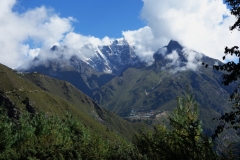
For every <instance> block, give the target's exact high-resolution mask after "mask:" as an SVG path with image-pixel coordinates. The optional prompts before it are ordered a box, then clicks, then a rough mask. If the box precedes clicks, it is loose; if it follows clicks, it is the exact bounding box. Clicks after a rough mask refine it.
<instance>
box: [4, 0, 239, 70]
mask: <svg viewBox="0 0 240 160" xmlns="http://www.w3.org/2000/svg"><path fill="white" fill-rule="evenodd" d="M142 1H143V2H144V6H143V8H142V10H141V17H142V18H143V20H145V21H146V22H147V26H146V27H143V28H140V29H138V30H135V31H123V32H122V34H123V37H124V38H125V39H126V40H127V41H128V42H129V43H130V44H132V45H134V46H135V47H136V52H137V54H138V55H139V57H140V58H141V59H142V60H143V61H147V62H150V63H151V62H152V61H153V57H152V55H153V54H154V53H155V52H156V51H157V50H158V49H159V48H161V47H163V46H165V45H166V44H167V43H168V42H169V41H170V39H173V40H177V41H179V42H180V43H181V44H182V45H183V46H186V47H187V48H191V49H193V50H196V51H198V52H201V53H204V54H206V55H208V56H210V57H213V58H216V59H219V60H222V59H221V58H222V56H223V52H224V47H225V46H234V45H239V44H238V43H239V40H238V38H239V37H240V32H238V31H234V32H232V33H231V32H230V31H229V26H230V25H232V24H233V23H234V21H235V20H236V19H235V17H233V16H231V15H230V12H229V10H228V9H227V8H226V5H225V4H223V2H222V0H211V1H210V0H201V1H199V0H181V1H179V0H171V1H166V0H165V1H164V0H142ZM16 3H17V0H7V1H4V0H0V48H1V52H0V55H1V58H0V63H3V64H5V65H7V66H9V67H12V68H16V67H18V66H20V65H21V64H24V63H26V62H27V61H29V60H31V59H33V58H34V57H36V56H37V55H39V54H41V55H42V56H41V57H43V58H49V57H54V55H52V54H51V53H50V52H49V48H51V47H52V46H53V45H58V46H59V47H60V48H63V47H64V46H67V47H68V49H67V50H66V51H65V52H64V53H61V54H64V56H65V57H66V58H69V57H70V56H72V55H78V56H79V57H80V58H83V59H84V58H88V57H91V56H92V55H93V54H94V53H93V51H91V48H93V49H97V46H98V45H108V44H109V42H110V41H112V39H110V38H109V37H105V38H103V39H99V38H96V37H93V36H83V35H81V34H77V33H75V32H74V31H73V27H72V22H73V21H74V19H73V18H72V17H67V18H63V17H60V16H59V15H57V14H55V13H54V10H53V9H49V8H46V7H44V6H42V7H38V8H34V9H30V10H28V11H26V12H25V13H17V12H13V11H12V8H13V6H14V5H15V4H16ZM223 15H225V16H229V17H228V18H225V19H223ZM83 46H88V47H83ZM59 54H60V53H59ZM162 54H164V51H163V52H162ZM191 54H193V53H192V52H191V53H189V56H188V58H189V59H191V58H192V59H193V56H191ZM193 55H194V54H193ZM189 61H190V62H192V61H193V60H189ZM186 66H188V67H189V68H192V67H193V66H194V64H193V63H189V64H188V65H186Z"/></svg>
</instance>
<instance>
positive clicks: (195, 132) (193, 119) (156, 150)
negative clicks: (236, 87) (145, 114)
mask: <svg viewBox="0 0 240 160" xmlns="http://www.w3.org/2000/svg"><path fill="white" fill-rule="evenodd" d="M177 101H178V105H177V107H176V108H175V109H174V111H173V113H172V115H171V116H170V117H169V120H170V129H167V127H165V126H160V125H158V126H156V127H155V129H154V132H150V131H144V130H143V131H141V132H140V133H139V134H138V135H135V136H134V144H135V145H136V147H137V148H138V150H139V152H140V153H141V154H142V155H143V158H147V159H185V160H186V159H191V160H202V159H217V155H216V153H215V151H214V150H213V146H212V142H211V139H209V138H208V137H206V136H205V135H204V134H203V133H202V127H201V121H200V120H199V118H198V106H197V103H196V101H195V99H194V98H193V96H192V95H191V94H188V93H187V94H186V96H185V97H179V98H178V99H177Z"/></svg>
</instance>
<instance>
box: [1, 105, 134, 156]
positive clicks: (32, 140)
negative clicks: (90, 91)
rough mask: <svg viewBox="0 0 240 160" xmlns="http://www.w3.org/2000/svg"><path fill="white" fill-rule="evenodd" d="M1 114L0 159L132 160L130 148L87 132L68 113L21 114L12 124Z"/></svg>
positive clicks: (131, 149)
mask: <svg viewBox="0 0 240 160" xmlns="http://www.w3.org/2000/svg"><path fill="white" fill-rule="evenodd" d="M0 111H1V113H0V159H94V160H95V159H135V158H134V157H135V156H136V155H135V152H134V151H133V147H132V146H130V145H129V144H127V143H126V142H120V141H116V142H108V141H106V140H105V139H103V138H102V137H101V136H100V135H97V134H93V133H90V132H89V131H88V130H87V129H86V128H85V127H84V126H83V125H82V124H81V123H79V122H78V121H77V120H76V119H75V118H73V117H72V116H71V115H70V114H67V115H66V116H65V117H64V119H60V118H58V117H57V116H49V115H46V114H43V113H38V114H34V115H31V114H29V113H22V115H21V117H20V120H19V121H17V122H13V119H10V118H8V116H7V114H6V111H5V110H4V109H3V107H1V110H0Z"/></svg>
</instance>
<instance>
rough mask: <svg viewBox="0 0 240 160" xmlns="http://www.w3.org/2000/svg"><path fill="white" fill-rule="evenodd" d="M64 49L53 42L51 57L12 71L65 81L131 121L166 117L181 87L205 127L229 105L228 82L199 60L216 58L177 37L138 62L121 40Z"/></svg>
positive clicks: (128, 45) (182, 93)
mask: <svg viewBox="0 0 240 160" xmlns="http://www.w3.org/2000/svg"><path fill="white" fill-rule="evenodd" d="M67 50H68V48H67V47H66V46H65V47H59V46H53V47H52V48H51V49H50V52H51V54H54V55H56V56H54V57H55V58H52V59H46V60H44V61H43V60H41V56H38V57H36V58H35V59H34V60H33V61H32V62H30V64H29V67H28V68H27V69H26V68H25V69H23V68H24V67H20V68H19V69H18V70H19V71H21V72H37V73H41V74H44V75H47V76H50V77H53V78H57V79H61V80H65V81H68V82H70V83H71V84H72V85H74V86H75V87H76V88H78V89H79V90H81V91H82V92H83V93H84V94H86V95H87V96H89V97H90V98H92V99H93V100H94V101H95V102H96V103H97V104H99V105H100V106H101V107H103V108H105V109H107V110H109V111H112V112H114V113H116V114H118V115H120V116H121V117H124V118H126V119H128V120H131V121H132V120H134V121H135V120H143V119H144V120H149V119H151V120H153V121H154V120H156V119H159V117H160V118H161V117H163V118H164V117H167V116H168V115H169V113H170V112H171V111H172V110H173V108H174V107H176V105H177V103H176V97H178V96H184V95H185V93H186V92H185V91H186V87H188V88H189V90H190V91H191V92H192V93H193V94H194V96H195V98H196V101H197V102H198V104H199V109H200V117H201V119H202V121H203V125H204V126H205V129H206V130H207V129H209V128H212V127H213V125H214V123H212V118H214V117H216V116H219V115H221V114H223V113H224V112H225V111H227V110H229V108H230V107H229V105H230V104H229V102H228V98H229V94H230V93H231V91H232V89H233V87H234V84H233V85H231V86H228V87H226V86H223V85H222V83H221V81H222V73H221V72H218V71H216V70H213V69H211V68H210V67H209V68H205V67H203V66H202V65H201V63H202V62H205V63H208V64H209V65H214V64H216V63H217V64H221V62H220V61H218V60H216V59H212V58H210V57H207V56H206V55H204V54H203V53H199V52H197V51H194V50H191V49H189V48H186V47H184V46H182V45H181V44H179V43H178V42H177V41H174V40H171V41H170V42H169V44H168V45H166V46H164V47H161V48H159V49H158V50H157V51H156V52H155V54H154V55H153V59H154V61H153V63H152V64H150V65H149V64H147V63H145V62H142V61H141V60H140V58H139V57H138V56H137V54H136V53H135V47H134V46H131V45H130V44H129V43H128V42H127V41H125V40H124V39H117V40H115V41H113V42H111V43H110V44H109V45H105V46H98V47H97V49H96V48H94V47H91V45H86V46H84V47H83V49H81V52H83V51H85V52H86V53H85V55H87V54H88V52H89V54H90V53H91V56H90V57H85V58H81V56H78V54H76V55H73V56H71V57H70V58H66V57H65V56H64V53H65V52H67ZM56 57H57V58H56ZM36 64H37V65H36Z"/></svg>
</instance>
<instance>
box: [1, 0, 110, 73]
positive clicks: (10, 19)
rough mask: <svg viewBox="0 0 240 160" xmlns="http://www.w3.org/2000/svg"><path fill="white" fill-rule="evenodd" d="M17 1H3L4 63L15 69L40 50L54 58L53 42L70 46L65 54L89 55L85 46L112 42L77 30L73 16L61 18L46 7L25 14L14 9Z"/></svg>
mask: <svg viewBox="0 0 240 160" xmlns="http://www.w3.org/2000/svg"><path fill="white" fill-rule="evenodd" d="M16 3H17V1H16V0H7V1H4V0H1V1H0V48H1V53H0V55H1V58H0V63H3V64H5V65H7V66H9V67H11V68H16V67H19V66H20V65H22V64H26V63H27V61H29V60H32V59H33V58H34V57H36V56H37V55H39V54H40V53H41V54H42V55H41V57H44V58H47V57H48V58H50V57H52V58H54V55H52V54H50V53H49V49H50V48H51V47H52V46H53V45H58V46H60V47H63V46H68V48H69V50H68V52H66V53H64V54H66V56H68V57H69V56H71V55H73V54H76V53H77V54H78V55H79V56H80V57H85V56H89V55H91V54H92V53H90V52H87V53H86V52H83V51H82V52H81V50H79V49H80V48H81V47H82V46H84V45H86V44H92V46H93V47H95V46H96V45H99V44H106V43H109V41H110V39H109V38H108V37H105V38H103V39H102V40H100V39H98V38H95V37H91V36H82V35H80V34H77V33H74V32H73V27H72V22H73V21H74V19H73V18H72V17H67V18H62V17H59V16H58V15H57V14H55V13H54V11H53V10H52V9H50V8H46V7H44V6H42V7H38V8H34V9H30V10H28V11H26V12H25V13H17V12H13V11H12V8H13V6H14V5H15V4H16ZM90 46H91V45H90ZM82 53H84V54H83V55H82Z"/></svg>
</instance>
